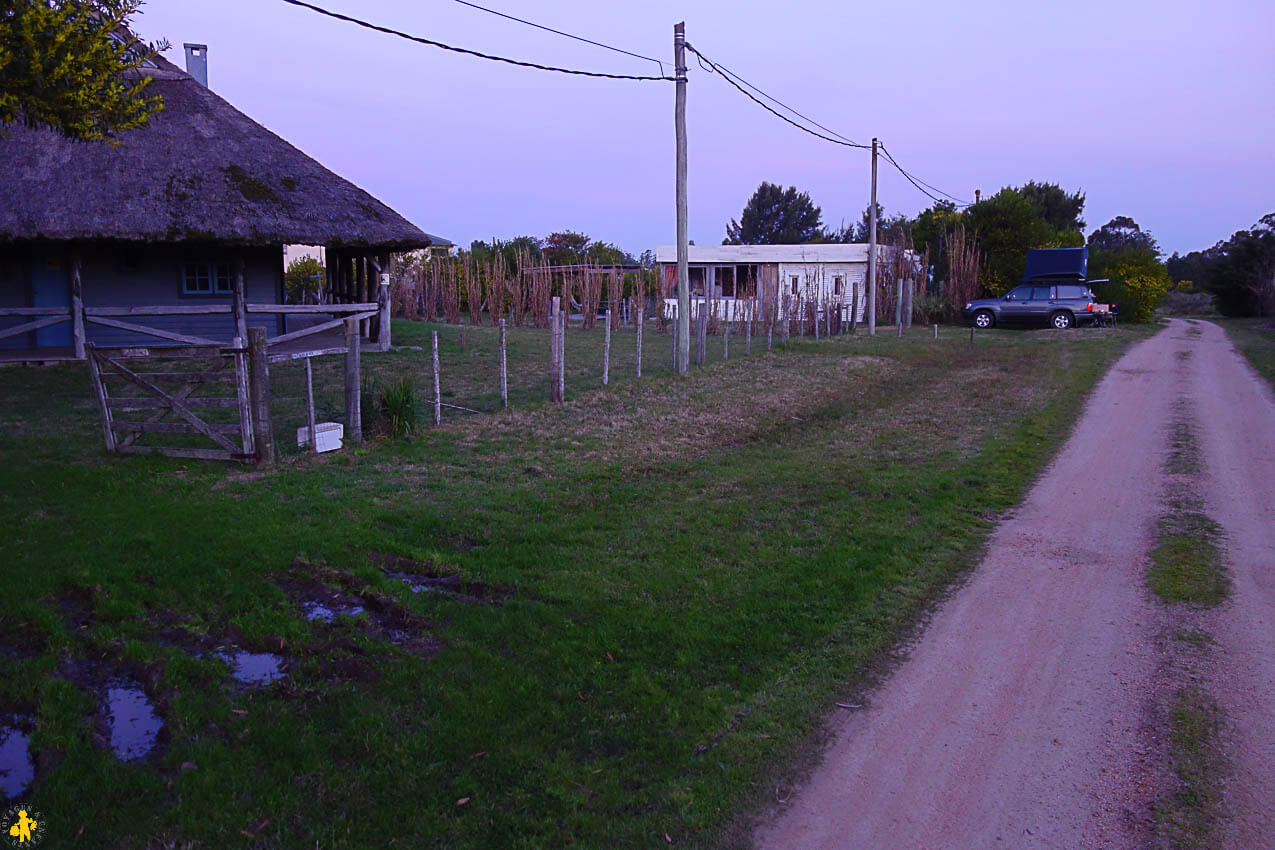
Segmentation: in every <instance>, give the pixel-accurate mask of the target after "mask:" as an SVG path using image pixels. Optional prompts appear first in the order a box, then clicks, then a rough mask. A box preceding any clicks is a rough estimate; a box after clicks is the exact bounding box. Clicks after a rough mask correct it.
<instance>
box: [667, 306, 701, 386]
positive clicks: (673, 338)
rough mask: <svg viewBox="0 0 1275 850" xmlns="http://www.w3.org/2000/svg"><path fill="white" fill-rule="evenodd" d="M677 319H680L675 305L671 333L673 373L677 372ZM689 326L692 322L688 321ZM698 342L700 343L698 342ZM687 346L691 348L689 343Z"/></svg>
mask: <svg viewBox="0 0 1275 850" xmlns="http://www.w3.org/2000/svg"><path fill="white" fill-rule="evenodd" d="M677 321H678V319H677V308H676V307H674V308H673V331H672V333H670V334H669V336H670V337H672V343H673V352H672V355H671V356H672V360H673V374H677ZM689 326H690V324H689V323H687V327H689ZM696 344H697V345H698V342H697V343H696ZM687 348H688V349H689V348H690V346H689V344H688V345H687Z"/></svg>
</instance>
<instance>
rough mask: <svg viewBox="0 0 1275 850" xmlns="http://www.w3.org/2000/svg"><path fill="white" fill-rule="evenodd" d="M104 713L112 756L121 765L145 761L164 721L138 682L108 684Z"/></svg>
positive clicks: (117, 679)
mask: <svg viewBox="0 0 1275 850" xmlns="http://www.w3.org/2000/svg"><path fill="white" fill-rule="evenodd" d="M102 711H103V713H104V722H105V724H106V728H107V732H108V734H109V736H110V745H111V752H113V753H115V757H116V758H118V759H119V760H120V761H136V760H137V759H141V758H145V757H146V756H148V755H150V754H151V752H152V751H153V750H154V749H155V744H156V742H157V741H158V739H159V733H160V730H162V729H163V728H164V721H163V720H161V719H160V717H159V714H158V713H156V711H155V707H154V706H153V705H152V704H151V701H150V699H149V698H148V697H147V696H146V692H145V691H143V690H142V687H141V685H139V684H138V683H137V682H135V681H133V680H132V679H128V678H124V677H120V678H116V679H113V680H111V681H110V682H109V683H107V686H106V694H105V700H104V703H103V707H102Z"/></svg>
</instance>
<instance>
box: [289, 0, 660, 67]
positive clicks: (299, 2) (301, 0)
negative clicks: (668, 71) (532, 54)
mask: <svg viewBox="0 0 1275 850" xmlns="http://www.w3.org/2000/svg"><path fill="white" fill-rule="evenodd" d="M283 2H284V3H287V4H289V5H291V6H298V7H300V8H302V9H309V10H310V11H312V12H317V13H318V14H320V15H326V16H327V17H329V18H335V19H336V20H338V21H345V22H346V23H350V24H354V25H356V26H360V27H363V28H364V29H369V30H374V31H376V32H380V33H385V34H386V35H392V36H396V37H398V38H402V39H406V40H408V41H413V42H416V43H417V44H426V45H429V46H430V47H438V48H440V49H442V50H450V51H452V52H453V53H463V54H465V55H467V56H476V57H478V58H479V59H489V60H491V61H492V62H504V63H506V64H509V65H517V66H518V67H520V68H534V69H536V70H538V71H556V72H557V73H559V74H572V75H575V76H579V77H600V78H602V79H607V80H654V81H658V82H663V81H669V82H676V79H675V78H674V77H668V76H663V75H661V76H658V77H654V76H641V75H636V74H607V73H603V72H601V71H581V70H577V69H574V68H558V67H555V66H553V65H541V64H539V63H536V62H526V61H523V60H521V59H510V58H508V57H506V56H495V55H493V54H490V53H482V52H479V51H477V50H470V49H469V48H467V47H456V46H454V45H451V44H444V43H443V42H441V41H434V40H433V39H429V38H422V37H421V36H418V35H412V34H410V33H406V32H403V31H401V30H396V29H393V28H391V27H385V26H381V25H380V24H374V23H371V22H370V21H365V20H362V19H361V18H355V17H353V16H351V15H343V14H341V13H340V12H333V11H332V10H330V9H325V8H323V7H322V6H316V5H315V4H313V3H307V2H305V0H283ZM604 46H605V45H604ZM642 58H646V57H642ZM660 70H661V72H663V68H661V69H660Z"/></svg>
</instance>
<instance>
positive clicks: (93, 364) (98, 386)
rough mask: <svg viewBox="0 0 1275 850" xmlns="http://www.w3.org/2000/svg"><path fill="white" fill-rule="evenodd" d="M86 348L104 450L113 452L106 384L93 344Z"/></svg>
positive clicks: (113, 439) (112, 435)
mask: <svg viewBox="0 0 1275 850" xmlns="http://www.w3.org/2000/svg"><path fill="white" fill-rule="evenodd" d="M87 348H88V361H89V377H90V378H92V379H93V392H94V393H95V394H96V395H97V408H98V411H99V412H100V413H101V414H102V435H103V436H104V437H106V450H107V451H108V452H113V451H115V430H114V429H113V428H111V407H110V405H109V404H107V400H106V399H107V393H106V385H105V384H103V383H102V373H101V372H100V371H99V370H98V366H97V355H96V354H95V353H94V351H93V344H92V343H89V345H88V346H87ZM241 398H242V396H241Z"/></svg>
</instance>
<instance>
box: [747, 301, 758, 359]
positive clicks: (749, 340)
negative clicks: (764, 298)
mask: <svg viewBox="0 0 1275 850" xmlns="http://www.w3.org/2000/svg"><path fill="white" fill-rule="evenodd" d="M756 306H757V302H756V300H753V301H752V302H750V303H749V305H748V324H746V325H744V356H745V357H747V356H748V355H750V354H752V353H753V313H754V312H755V311H756V309H755V308H756Z"/></svg>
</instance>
